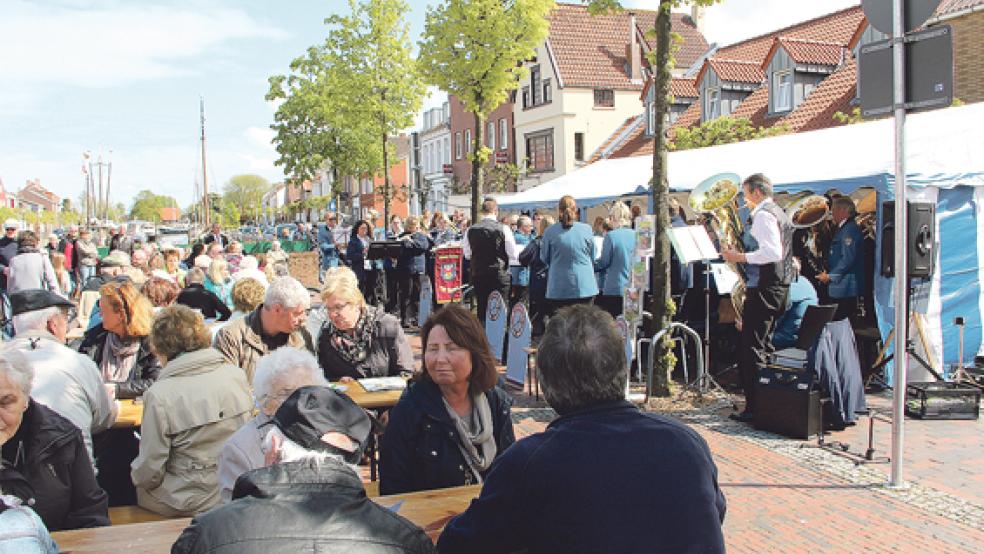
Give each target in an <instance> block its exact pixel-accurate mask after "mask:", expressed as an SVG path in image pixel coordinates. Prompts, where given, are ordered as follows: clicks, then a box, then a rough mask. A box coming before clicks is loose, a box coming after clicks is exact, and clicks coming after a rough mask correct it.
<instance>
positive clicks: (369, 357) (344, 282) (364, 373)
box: [318, 267, 414, 381]
mask: <svg viewBox="0 0 984 554" xmlns="http://www.w3.org/2000/svg"><path fill="white" fill-rule="evenodd" d="M321 299H322V301H323V302H324V308H325V311H326V312H327V315H328V319H327V321H325V324H324V326H323V327H322V328H321V335H320V336H319V337H318V362H319V363H320V364H321V367H322V369H324V371H325V376H326V377H328V378H329V379H331V380H332V381H335V380H339V379H343V380H347V379H360V378H362V377H383V376H387V375H400V374H407V375H409V374H411V373H413V367H414V364H413V354H412V352H411V350H410V343H409V342H408V341H407V336H406V335H405V334H404V333H403V328H402V327H401V326H400V320H399V319H397V318H396V317H395V316H393V315H391V314H388V313H386V311H385V310H383V309H382V308H380V307H377V306H370V305H368V304H366V300H365V297H363V296H362V292H360V290H359V282H358V279H357V278H356V276H355V273H353V272H352V270H351V269H349V268H347V267H333V268H329V269H328V271H326V272H325V286H324V288H323V289H322V290H321Z"/></svg>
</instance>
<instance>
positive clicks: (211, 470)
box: [130, 305, 253, 517]
mask: <svg viewBox="0 0 984 554" xmlns="http://www.w3.org/2000/svg"><path fill="white" fill-rule="evenodd" d="M211 343H212V334H211V333H210V332H209V330H208V328H207V327H206V326H205V321H204V320H203V319H202V316H201V314H199V313H196V312H195V311H194V310H192V309H191V308H188V307H187V306H179V305H175V306H171V307H169V308H164V309H163V310H161V312H160V313H159V314H158V315H157V317H156V318H154V324H153V328H152V329H151V332H150V348H151V350H152V351H153V352H154V354H155V355H157V358H158V359H159V360H160V361H161V363H162V364H163V365H164V367H163V369H161V372H160V375H159V376H158V378H157V381H156V382H154V384H153V385H151V387H150V388H149V389H147V391H146V392H145V393H144V412H143V422H142V424H141V425H140V453H139V454H138V455H137V458H136V459H135V460H133V463H132V464H131V471H130V477H131V478H132V479H133V485H134V486H135V487H136V489H137V505H139V506H140V507H142V508H145V509H147V510H150V511H152V512H154V513H158V514H161V515H165V516H168V517H176V516H190V515H194V514H197V513H199V512H204V511H205V510H208V509H210V508H212V507H213V506H215V505H216V504H218V503H219V482H218V465H217V464H216V459H217V458H218V456H219V451H220V450H221V449H222V445H223V444H225V442H226V440H227V439H228V438H229V437H230V436H232V434H233V433H235V432H236V430H237V429H239V428H240V427H242V426H243V424H244V423H246V421H248V420H249V418H250V414H251V412H252V408H253V401H252V398H251V397H250V394H249V384H248V383H247V382H246V376H245V375H244V374H243V372H242V371H241V370H240V369H239V368H238V367H235V366H233V365H231V364H229V362H228V361H226V359H225V357H223V356H222V353H220V352H219V351H218V350H216V349H214V348H212V347H211Z"/></svg>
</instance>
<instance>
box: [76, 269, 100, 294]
mask: <svg viewBox="0 0 984 554" xmlns="http://www.w3.org/2000/svg"><path fill="white" fill-rule="evenodd" d="M95 276H96V266H94V265H81V266H79V282H78V283H77V284H76V288H78V289H81V288H82V287H84V286H85V284H86V283H88V282H89V279H92V278H93V277H95Z"/></svg>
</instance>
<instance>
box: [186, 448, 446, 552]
mask: <svg viewBox="0 0 984 554" xmlns="http://www.w3.org/2000/svg"><path fill="white" fill-rule="evenodd" d="M232 497H233V501H232V502H231V503H229V504H226V505H223V506H219V507H217V508H215V509H213V510H211V511H209V512H206V513H204V514H200V515H198V516H196V517H195V519H194V520H192V522H191V525H190V526H188V527H187V528H186V529H185V530H184V532H183V533H181V536H180V537H178V540H177V542H175V543H174V546H172V547H171V553H172V554H183V553H200V554H204V553H223V554H225V553H228V554H232V553H234V552H235V553H237V554H238V553H244V554H250V553H256V554H268V553H270V552H273V551H276V552H389V553H395V552H419V553H424V552H433V551H434V545H433V543H431V541H430V539H428V538H427V535H425V534H424V532H423V531H422V530H421V529H420V528H419V527H417V526H416V525H414V524H413V523H411V522H410V521H407V520H406V519H404V518H403V517H401V516H399V515H397V514H396V513H393V512H391V511H390V510H388V509H386V508H384V507H382V506H380V505H378V504H376V503H374V502H372V501H371V500H369V499H368V498H366V493H365V490H364V489H363V487H362V481H361V480H360V479H359V477H358V476H357V475H355V473H354V472H352V471H351V470H349V469H348V468H346V467H344V466H342V465H341V462H337V461H335V460H329V461H327V462H325V463H322V464H321V465H320V467H318V466H315V465H314V464H313V463H311V462H305V461H301V462H289V463H284V464H277V465H273V466H270V467H264V468H260V469H255V470H253V471H250V472H249V473H246V474H244V475H242V476H241V477H240V478H239V479H238V480H237V481H236V486H235V488H234V489H233V492H232Z"/></svg>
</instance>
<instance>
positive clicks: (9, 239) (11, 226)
mask: <svg viewBox="0 0 984 554" xmlns="http://www.w3.org/2000/svg"><path fill="white" fill-rule="evenodd" d="M18 229H20V223H19V222H18V221H17V220H16V219H13V218H10V219H8V220H7V221H5V222H4V224H3V238H0V285H2V288H3V290H4V291H6V290H7V266H8V265H10V260H11V259H13V257H14V256H16V255H17V249H18V247H19V245H18V243H17V230H18Z"/></svg>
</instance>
